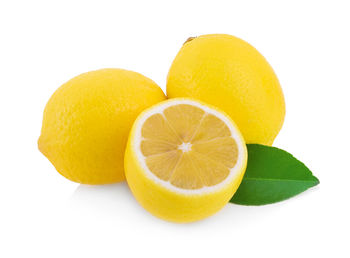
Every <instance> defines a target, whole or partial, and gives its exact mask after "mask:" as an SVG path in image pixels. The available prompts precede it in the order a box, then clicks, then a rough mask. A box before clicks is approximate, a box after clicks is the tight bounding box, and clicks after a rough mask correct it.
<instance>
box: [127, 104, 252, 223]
mask: <svg viewBox="0 0 350 258" xmlns="http://www.w3.org/2000/svg"><path fill="white" fill-rule="evenodd" d="M246 163H247V150H246V146H245V143H244V139H243V137H242V135H241V133H240V132H239V130H238V128H237V127H236V125H235V124H234V122H233V121H232V120H231V119H230V117H228V116H227V115H225V114H224V113H223V112H222V111H219V110H218V109H216V108H214V107H210V106H208V105H207V104H204V103H200V102H198V101H194V100H191V99H186V98H184V99H182V98H180V99H172V100H167V101H163V102H161V103H159V104H156V105H155V106H152V107H151V108H149V109H147V110H145V111H144V112H142V113H141V114H140V115H139V116H138V118H137V119H136V120H135V123H134V125H133V127H132V129H131V132H130V136H129V140H128V144H127V148H126V152H125V175H126V179H127V182H128V185H129V187H130V189H131V191H132V193H133V194H134V196H135V198H136V199H137V201H138V202H139V203H140V204H141V205H142V206H143V207H144V208H145V209H146V210H148V211H149V212H151V213H152V214H153V215H155V216H157V217H160V218H162V219H165V220H168V221H174V222H191V221H196V220H199V219H203V218H205V217H208V216H210V215H212V214H214V213H215V212H217V211H218V210H220V209H221V208H222V207H223V206H224V205H225V204H226V203H227V202H228V201H229V200H230V199H231V197H232V196H233V194H234V193H235V191H236V190H237V188H238V186H239V184H240V183H241V180H242V177H243V175H244V172H245V167H246Z"/></svg>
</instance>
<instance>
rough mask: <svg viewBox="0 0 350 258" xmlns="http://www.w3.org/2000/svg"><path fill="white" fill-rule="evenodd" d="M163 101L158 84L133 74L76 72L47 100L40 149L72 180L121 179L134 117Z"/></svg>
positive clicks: (115, 70)
mask: <svg viewBox="0 0 350 258" xmlns="http://www.w3.org/2000/svg"><path fill="white" fill-rule="evenodd" d="M164 99H165V96H164V93H163V91H162V90H161V89H160V88H159V87H158V85H157V84H155V83H154V82H153V81H152V80H150V79H148V78H146V77H145V76H143V75H141V74H139V73H136V72H132V71H127V70H122V69H102V70H97V71H92V72H88V73H84V74H81V75H79V76H77V77H75V78H73V79H71V80H70V81H68V82H66V83H65V84H63V85H62V86H61V87H60V88H59V89H58V90H57V91H56V92H55V93H54V94H53V95H52V97H51V98H50V100H49V101H48V103H47V105H46V107H45V110H44V117H43V124H42V129H41V135H40V138H39V141H38V146H39V150H40V151H41V152H42V153H43V154H44V155H45V156H46V157H47V158H48V159H49V160H50V161H51V163H52V164H53V165H54V166H55V168H56V169H57V171H58V172H59V173H61V174H62V175H63V176H65V177H66V178H68V179H70V180H72V181H74V182H78V183H83V184H105V183H113V182H118V181H121V180H123V179H124V178H125V175H124V162H123V160H124V151H125V147H126V142H127V139H128V134H129V130H130V128H131V126H132V124H133V122H134V120H135V119H136V117H137V116H138V114H139V113H140V112H141V111H143V110H144V109H145V108H147V107H150V106H152V105H153V104H155V103H158V102H160V101H162V100H164Z"/></svg>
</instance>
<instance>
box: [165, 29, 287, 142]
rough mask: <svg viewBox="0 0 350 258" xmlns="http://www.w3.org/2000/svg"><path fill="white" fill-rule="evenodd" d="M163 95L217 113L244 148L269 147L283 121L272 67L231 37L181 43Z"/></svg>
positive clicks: (211, 36) (207, 38)
mask: <svg viewBox="0 0 350 258" xmlns="http://www.w3.org/2000/svg"><path fill="white" fill-rule="evenodd" d="M167 95H168V97H169V98H175V97H190V98H195V99H199V100H201V101H204V102H206V103H209V104H211V105H214V106H216V107H218V108H220V109H221V110H223V111H224V112H226V113H227V114H228V115H229V116H230V117H231V118H232V119H233V120H234V121H235V122H236V124H237V125H238V127H239V129H240V131H241V132H242V134H243V136H244V138H245V140H246V142H247V143H260V144H266V145H271V144H272V143H273V141H274V139H275V137H276V136H277V134H278V132H279V131H280V129H281V127H282V124H283V121H284V116H285V103H284V97H283V93H282V89H281V87H280V84H279V81H278V79H277V77H276V75H275V73H274V71H273V70H272V68H271V66H270V65H269V64H268V62H267V61H266V59H265V58H264V57H263V56H262V55H261V54H260V53H259V52H258V51H257V50H256V49H255V48H254V47H252V46H251V45H249V44H248V43H247V42H245V41H243V40H241V39H239V38H236V37H234V36H231V35H225V34H212V35H203V36H199V37H196V38H192V39H189V40H188V41H187V42H186V43H184V45H183V46H182V48H181V50H180V51H179V53H178V54H177V56H176V58H175V60H174V61H173V63H172V66H171V68H170V70H169V73H168V79H167Z"/></svg>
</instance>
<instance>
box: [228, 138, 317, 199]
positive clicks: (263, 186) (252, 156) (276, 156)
mask: <svg viewBox="0 0 350 258" xmlns="http://www.w3.org/2000/svg"><path fill="white" fill-rule="evenodd" d="M247 148H248V165H247V170H246V172H245V175H244V177H243V181H242V183H241V185H240V187H239V188H238V190H237V192H236V194H235V195H234V196H233V197H232V199H231V201H230V202H232V203H236V204H243V205H264V204H269V203H275V202H279V201H283V200H285V199H288V198H290V197H293V196H295V195H297V194H299V193H301V192H304V191H305V190H307V189H308V188H310V187H313V186H315V185H317V184H319V183H320V181H319V180H318V179H317V178H316V177H315V176H313V175H312V173H311V171H310V170H309V169H308V168H307V167H306V166H305V165H304V164H303V163H302V162H300V161H299V160H297V159H296V158H294V157H293V156H292V155H291V154H289V153H288V152H286V151H284V150H281V149H278V148H275V147H270V146H265V145H260V144H248V145H247Z"/></svg>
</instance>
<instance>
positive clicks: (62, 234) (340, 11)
mask: <svg viewBox="0 0 350 258" xmlns="http://www.w3.org/2000/svg"><path fill="white" fill-rule="evenodd" d="M347 2H348V1H320V0H319V1H305V0H304V1H266V0H264V1H261V0H260V1H247V0H245V1H233V0H231V1H219V0H215V1H208V2H206V1H190V0H187V1H165V0H164V1H151V0H147V1H139V2H136V1H127V0H125V1H116V0H115V1H102V0H99V1H87V0H85V1H73V0H70V1H63V0H61V1H56V2H55V1H35V0H31V1H15V0H14V1H10V0H5V1H4V0H1V1H0V29H1V30H0V37H1V39H0V123H1V124H0V152H1V155H0V173H1V177H0V209H1V211H0V257H4V258H7V257H318V256H321V255H323V256H324V257H350V251H349V244H350V243H349V242H350V239H349V238H350V237H349V232H350V226H349V224H350V223H349V219H350V213H349V206H350V201H349V199H350V191H349V188H350V187H349V179H350V169H349V165H348V164H349V163H348V162H349V156H350V155H349V154H350V151H349V146H350V141H349V132H350V126H349V123H350V122H349V117H350V116H349V112H350V101H349V98H350V93H349V88H350V51H349V47H350V7H348V6H347V5H346V4H347ZM207 33H228V34H232V35H235V36H238V37H240V38H242V39H245V40H246V41H248V42H249V43H251V44H252V45H253V46H255V47H256V48H257V49H258V50H259V51H260V52H261V53H262V54H263V55H264V56H265V57H266V58H267V60H268V61H269V62H270V64H271V65H272V67H273V68H274V69H275V72H276V73H277V75H278V77H279V79H280V82H281V84H282V87H283V91H284V93H285V98H286V105H287V114H286V120H285V123H284V126H283V129H282V131H281V133H280V134H279V136H278V137H277V139H276V141H275V143H274V146H277V147H280V148H283V149H285V150H287V151H289V152H291V153H292V154H294V155H295V156H296V157H297V158H299V159H300V160H302V161H303V162H304V163H305V164H306V165H307V166H308V167H309V168H310V169H311V170H312V171H313V172H314V174H315V175H316V176H317V177H318V178H319V179H320V181H321V184H320V185H319V186H317V187H315V188H313V189H311V190H308V191H307V192H304V193H303V194H301V195H300V196H297V197H295V198H292V199H290V200H287V201H284V202H281V203H278V204H273V205H267V206H260V207H246V206H238V205H233V204H229V205H227V206H226V207H225V208H224V209H223V210H222V211H220V212H219V213H218V214H216V215H214V216H212V217H211V218H209V219H206V220H203V221H200V222H197V223H192V224H173V223H168V222H165V221H162V220H159V219H157V218H155V217H153V216H152V215H150V214H149V213H147V212H146V211H144V210H143V209H142V208H141V207H140V206H139V205H138V203H137V202H136V201H135V200H134V198H133V196H132V195H131V193H130V191H129V190H128V187H127V185H126V184H125V183H121V184H115V185H107V186H85V185H78V184H76V183H73V182H70V181H68V180H67V179H65V178H63V177H62V176H61V175H60V174H59V173H57V172H56V171H55V169H54V168H53V166H52V165H51V164H50V163H49V161H48V160H47V159H46V158H45V157H44V156H43V155H42V154H41V153H40V152H39V151H38V150H37V143H36V142H37V138H38V137H39V134H40V128H41V119H42V112H43V109H44V106H45V104H46V102H47V100H48V99H49V97H50V96H51V94H52V93H53V92H54V91H55V90H56V88H58V87H59V86H60V85H61V84H62V83H64V82H65V81H67V80H69V79H70V78H72V77H73V76H76V75H78V74H80V73H82V72H86V71H89V70H94V69H99V68H105V67H119V68H125V69H129V70H134V71H137V72H140V73H142V74H144V75H146V76H148V77H150V78H152V79H153V80H154V81H155V82H157V83H158V84H159V85H160V86H161V87H162V89H164V90H165V82H166V75H167V71H168V69H169V67H170V64H171V61H172V59H173V58H174V57H175V55H176V53H177V51H178V50H179V49H180V47H181V45H182V43H183V42H184V41H185V40H186V39H187V38H188V37H189V36H196V35H201V34H207Z"/></svg>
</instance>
